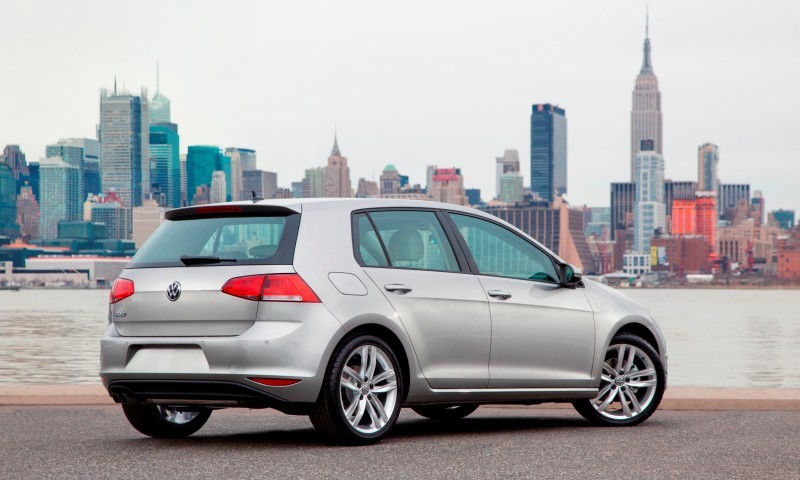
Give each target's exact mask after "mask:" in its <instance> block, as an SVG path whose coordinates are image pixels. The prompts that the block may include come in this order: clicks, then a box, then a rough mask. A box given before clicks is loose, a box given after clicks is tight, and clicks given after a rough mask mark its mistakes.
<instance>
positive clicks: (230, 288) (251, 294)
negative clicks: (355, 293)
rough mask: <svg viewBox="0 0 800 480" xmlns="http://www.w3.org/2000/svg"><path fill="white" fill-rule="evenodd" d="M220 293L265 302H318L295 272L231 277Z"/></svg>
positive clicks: (312, 292) (309, 288)
mask: <svg viewBox="0 0 800 480" xmlns="http://www.w3.org/2000/svg"><path fill="white" fill-rule="evenodd" d="M222 293H227V294H228V295H233V296H234V297H239V298H246V299H247V300H256V301H257V300H261V301H265V302H305V303H319V298H318V297H317V295H316V294H315V293H314V291H313V290H311V287H309V286H308V284H306V282H305V281H303V279H302V278H300V275H298V274H296V273H281V274H274V275H251V276H247V277H236V278H231V279H230V280H228V281H227V282H225V285H223V286H222Z"/></svg>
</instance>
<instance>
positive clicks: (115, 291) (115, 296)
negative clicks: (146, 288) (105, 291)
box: [108, 278, 134, 303]
mask: <svg viewBox="0 0 800 480" xmlns="http://www.w3.org/2000/svg"><path fill="white" fill-rule="evenodd" d="M133 291H134V290H133V281H132V280H128V279H127V278H118V279H116V280H114V285H113V286H112V287H111V294H110V295H109V296H108V303H117V302H119V301H120V300H123V299H125V298H128V297H130V296H131V295H133Z"/></svg>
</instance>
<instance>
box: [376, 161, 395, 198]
mask: <svg viewBox="0 0 800 480" xmlns="http://www.w3.org/2000/svg"><path fill="white" fill-rule="evenodd" d="M378 185H379V186H380V192H381V195H390V194H394V193H400V173H398V172H397V168H396V167H395V166H394V165H392V164H391V163H390V164H389V165H386V166H385V167H383V172H381V176H380V182H379V183H378Z"/></svg>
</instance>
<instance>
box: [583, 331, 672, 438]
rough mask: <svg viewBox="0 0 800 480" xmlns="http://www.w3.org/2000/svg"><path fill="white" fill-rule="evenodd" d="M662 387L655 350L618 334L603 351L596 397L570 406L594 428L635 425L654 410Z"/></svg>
mask: <svg viewBox="0 0 800 480" xmlns="http://www.w3.org/2000/svg"><path fill="white" fill-rule="evenodd" d="M664 383H665V377H664V366H663V365H662V363H661V357H659V355H658V353H656V351H655V349H654V348H653V347H652V346H651V345H650V344H649V343H647V342H646V341H645V340H644V339H642V338H640V337H637V336H636V335H631V334H628V333H622V334H619V335H617V336H615V337H614V339H613V340H612V341H611V345H609V347H608V350H606V355H605V361H604V362H603V373H602V376H601V382H600V390H599V392H598V394H597V396H596V397H594V398H593V399H581V400H576V401H574V402H573V403H572V405H573V406H574V407H575V409H576V410H577V411H578V413H580V414H581V415H583V417H584V418H586V419H587V420H589V421H590V422H592V423H595V424H597V425H611V426H630V425H637V424H639V423H642V422H643V421H645V420H647V418H648V417H649V416H650V415H652V414H653V412H655V410H656V408H658V404H659V403H661V397H662V396H663V395H664V386H665V385H664Z"/></svg>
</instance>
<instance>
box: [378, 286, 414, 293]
mask: <svg viewBox="0 0 800 480" xmlns="http://www.w3.org/2000/svg"><path fill="white" fill-rule="evenodd" d="M383 288H384V289H385V290H386V291H387V292H392V293H396V294H398V295H405V294H406V293H408V292H410V291H411V287H407V286H405V285H401V284H399V283H390V284H388V285H384V286H383Z"/></svg>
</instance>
